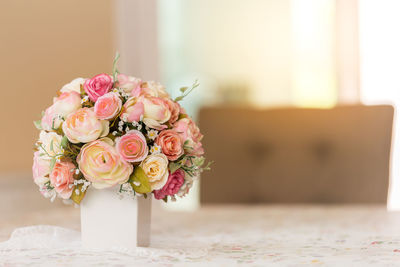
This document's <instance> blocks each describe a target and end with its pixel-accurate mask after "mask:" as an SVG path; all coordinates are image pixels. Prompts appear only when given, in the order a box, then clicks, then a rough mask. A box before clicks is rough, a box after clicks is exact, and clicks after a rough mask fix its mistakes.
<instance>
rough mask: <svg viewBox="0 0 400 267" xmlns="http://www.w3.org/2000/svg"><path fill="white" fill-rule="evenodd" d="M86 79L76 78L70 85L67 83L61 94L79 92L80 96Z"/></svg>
mask: <svg viewBox="0 0 400 267" xmlns="http://www.w3.org/2000/svg"><path fill="white" fill-rule="evenodd" d="M85 80H86V79H84V78H76V79H74V80H72V81H71V82H70V83H67V84H66V85H64V86H63V87H62V88H61V90H60V92H61V93H64V92H71V91H73V92H77V93H78V94H80V93H81V86H83V84H84V83H85Z"/></svg>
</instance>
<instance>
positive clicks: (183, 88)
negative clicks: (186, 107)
mask: <svg viewBox="0 0 400 267" xmlns="http://www.w3.org/2000/svg"><path fill="white" fill-rule="evenodd" d="M187 89H189V87H187V86H185V87H181V88H180V89H179V91H181V92H182V93H184V92H185V91H186V90H187Z"/></svg>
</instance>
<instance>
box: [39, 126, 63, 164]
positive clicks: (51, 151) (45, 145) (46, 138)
mask: <svg viewBox="0 0 400 267" xmlns="http://www.w3.org/2000/svg"><path fill="white" fill-rule="evenodd" d="M61 140H62V136H61V135H59V134H57V133H55V132H46V131H41V132H40V135H39V142H38V143H39V151H40V154H41V156H42V157H43V158H47V159H50V158H52V157H54V156H56V155H58V154H62V153H63V149H62V147H61Z"/></svg>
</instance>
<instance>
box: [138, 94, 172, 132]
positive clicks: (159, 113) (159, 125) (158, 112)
mask: <svg viewBox="0 0 400 267" xmlns="http://www.w3.org/2000/svg"><path fill="white" fill-rule="evenodd" d="M141 102H142V103H143V106H144V114H143V122H144V124H146V125H147V126H148V127H150V128H153V129H157V130H162V129H165V128H167V125H165V124H164V123H166V122H168V121H169V119H170V118H171V111H170V110H169V108H168V105H167V103H166V102H165V101H164V99H162V98H159V97H150V96H148V97H143V98H142V99H141Z"/></svg>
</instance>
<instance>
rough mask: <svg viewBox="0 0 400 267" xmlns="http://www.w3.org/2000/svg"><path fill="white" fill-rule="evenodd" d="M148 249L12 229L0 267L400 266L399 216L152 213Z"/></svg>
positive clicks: (48, 229)
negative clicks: (87, 244)
mask: <svg viewBox="0 0 400 267" xmlns="http://www.w3.org/2000/svg"><path fill="white" fill-rule="evenodd" d="M151 243H152V244H151V247H149V248H137V249H136V250H134V251H128V250H124V249H123V248H114V249H113V250H109V251H88V250H83V249H81V248H80V239H79V232H78V231H75V230H70V229H67V228H61V227H54V226H30V227H25V228H18V229H16V230H15V231H14V232H13V234H12V236H11V238H10V239H9V240H8V241H6V242H3V243H0V266H22V265H29V266H125V265H129V266H267V265H268V266H299V265H306V266H310V265H316V266H320V265H322V266H400V213H395V212H386V210H385V208H384V207H383V206H213V207H205V208H202V209H200V210H199V211H197V212H193V213H184V212H181V213H177V212H173V213H172V212H166V211H162V212H157V213H154V214H153V224H152V241H151Z"/></svg>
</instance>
